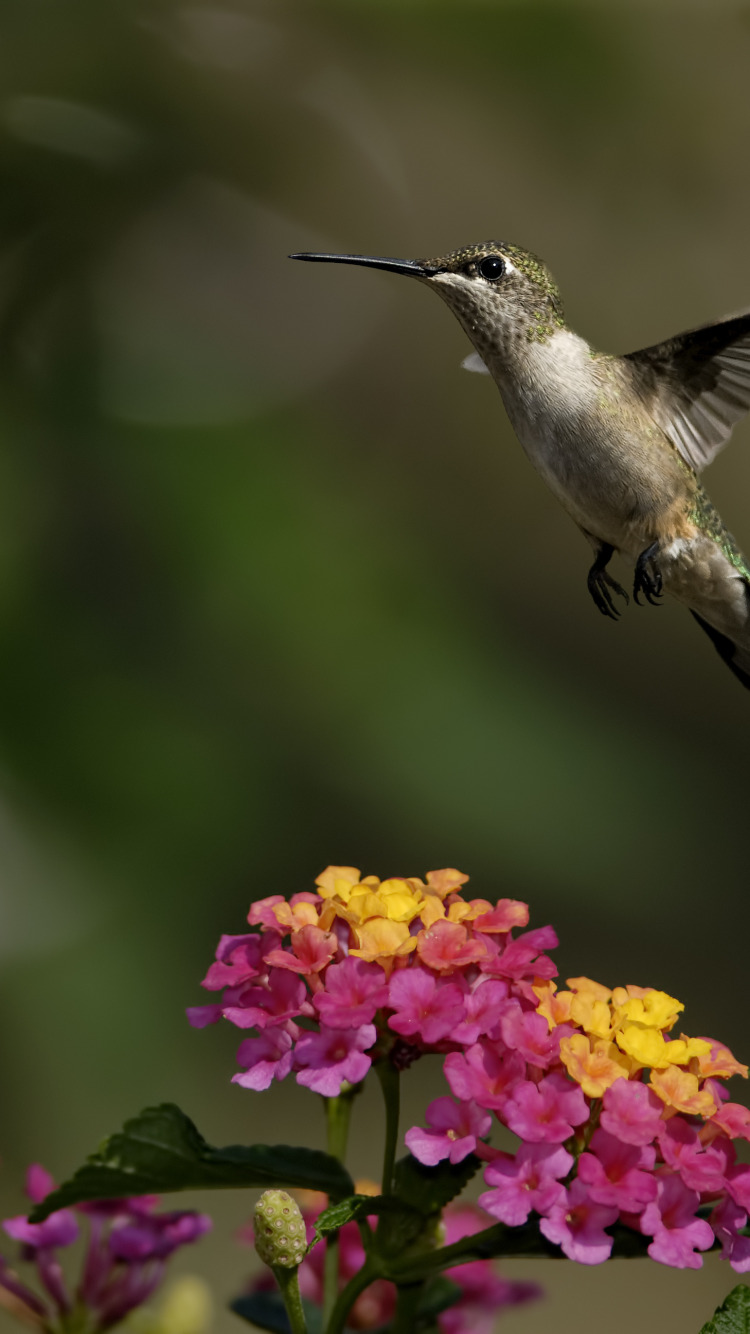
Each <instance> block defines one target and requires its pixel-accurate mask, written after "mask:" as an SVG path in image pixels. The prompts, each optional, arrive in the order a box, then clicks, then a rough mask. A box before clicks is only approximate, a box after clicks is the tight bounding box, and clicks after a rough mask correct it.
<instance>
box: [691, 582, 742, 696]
mask: <svg viewBox="0 0 750 1334" xmlns="http://www.w3.org/2000/svg"><path fill="white" fill-rule="evenodd" d="M745 589H746V592H747V594H748V598H749V599H750V587H749V586H748V585H747V584H746V585H745ZM690 611H691V615H692V616H694V617H695V619H696V621H697V622H698V624H699V626H700V627H701V630H705V632H706V634H707V635H708V637H709V639H710V640H711V643H712V644H713V646H714V648H715V649H716V651H717V653H718V654H719V657H720V658H722V659H723V661H724V662H725V663H726V664H727V667H728V668H729V670H730V672H734V674H735V676H736V677H737V680H738V681H741V682H742V684H743V686H745V688H746V689H747V690H750V634H748V636H747V642H745V643H736V642H735V641H734V640H733V639H730V637H729V635H724V634H722V632H721V630H717V629H716V626H714V625H709V623H708V621H705V620H704V619H703V617H702V616H699V615H698V612H697V611H693V609H692V607H691V609H690Z"/></svg>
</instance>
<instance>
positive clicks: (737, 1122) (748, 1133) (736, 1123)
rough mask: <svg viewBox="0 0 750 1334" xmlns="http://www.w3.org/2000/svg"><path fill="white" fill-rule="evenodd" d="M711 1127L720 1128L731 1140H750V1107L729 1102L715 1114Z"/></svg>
mask: <svg viewBox="0 0 750 1334" xmlns="http://www.w3.org/2000/svg"><path fill="white" fill-rule="evenodd" d="M711 1125H717V1126H719V1127H720V1128H721V1129H722V1130H723V1131H725V1133H726V1134H727V1135H728V1136H729V1138H730V1139H748V1140H750V1107H743V1106H742V1104H741V1103H739V1102H727V1103H725V1104H724V1106H723V1107H720V1108H719V1110H718V1112H714V1115H713V1116H712V1117H711Z"/></svg>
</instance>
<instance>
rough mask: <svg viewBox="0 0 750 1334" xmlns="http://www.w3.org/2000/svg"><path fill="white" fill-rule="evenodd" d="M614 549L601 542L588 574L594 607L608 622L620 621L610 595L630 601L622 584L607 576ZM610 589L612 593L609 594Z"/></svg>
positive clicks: (618, 613)
mask: <svg viewBox="0 0 750 1334" xmlns="http://www.w3.org/2000/svg"><path fill="white" fill-rule="evenodd" d="M614 552H615V549H614V547H611V546H610V545H609V543H607V542H603V543H602V545H601V546H600V548H599V554H598V556H597V558H596V560H595V561H594V564H593V565H592V566H591V569H590V570H589V573H588V579H587V583H588V590H589V593H590V594H591V596H592V598H593V599H594V605H595V606H596V607H598V609H599V611H600V612H601V613H602V616H609V618H610V620H612V621H617V620H619V619H620V612H619V610H618V608H617V607H616V606H615V604H614V602H613V601H612V593H616V594H617V596H618V597H620V598H624V599H625V601H626V602H629V601H630V598H629V597H628V595H627V593H626V592H625V589H624V588H623V586H622V584H618V582H617V580H616V579H613V578H612V575H611V574H607V565H608V564H609V562H610V560H611V559H612V557H613V555H614ZM610 589H612V593H610V591H609V590H610Z"/></svg>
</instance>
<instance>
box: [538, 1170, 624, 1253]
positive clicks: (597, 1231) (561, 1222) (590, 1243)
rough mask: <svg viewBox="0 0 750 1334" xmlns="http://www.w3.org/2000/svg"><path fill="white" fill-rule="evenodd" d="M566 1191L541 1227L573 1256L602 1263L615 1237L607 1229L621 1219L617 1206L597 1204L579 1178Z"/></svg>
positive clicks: (541, 1222)
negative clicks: (561, 1200)
mask: <svg viewBox="0 0 750 1334" xmlns="http://www.w3.org/2000/svg"><path fill="white" fill-rule="evenodd" d="M565 1195H566V1199H565V1201H564V1203H562V1204H558V1205H555V1206H554V1207H553V1208H552V1209H551V1210H550V1214H549V1217H548V1218H542V1219H541V1220H540V1222H539V1231H540V1232H541V1233H542V1235H543V1236H545V1237H546V1238H547V1240H548V1241H552V1242H555V1244H556V1245H557V1246H559V1247H560V1248H561V1250H562V1252H563V1255H567V1257H568V1259H569V1260H577V1261H578V1263H579V1264H582V1265H599V1264H602V1262H603V1261H604V1260H608V1259H609V1256H610V1254H611V1252H612V1238H611V1237H610V1236H609V1234H608V1233H607V1232H605V1231H604V1229H605V1228H607V1227H610V1226H611V1224H612V1223H614V1222H616V1221H617V1215H618V1212H619V1211H618V1209H617V1207H616V1206H615V1205H606V1204H595V1203H594V1201H593V1200H592V1199H591V1198H590V1196H589V1194H588V1191H587V1189H586V1187H585V1185H584V1184H583V1182H582V1181H578V1180H576V1181H574V1182H573V1184H572V1186H571V1187H570V1189H569V1190H568V1191H566V1192H565Z"/></svg>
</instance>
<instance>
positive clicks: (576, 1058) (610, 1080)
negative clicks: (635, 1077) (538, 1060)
mask: <svg viewBox="0 0 750 1334" xmlns="http://www.w3.org/2000/svg"><path fill="white" fill-rule="evenodd" d="M560 1060H561V1061H562V1063H563V1065H564V1066H565V1068H566V1070H567V1072H568V1074H569V1075H570V1077H571V1079H574V1080H575V1081H576V1083H577V1084H580V1086H581V1088H582V1089H583V1091H584V1093H585V1094H586V1096H587V1097H588V1098H601V1097H603V1095H604V1093H605V1091H606V1090H607V1089H608V1088H609V1087H610V1085H611V1084H614V1082H615V1080H616V1079H627V1077H628V1075H629V1073H630V1071H631V1068H632V1067H631V1062H630V1061H629V1060H628V1058H627V1057H626V1056H623V1055H622V1054H621V1052H619V1051H618V1050H617V1047H616V1046H615V1045H614V1043H613V1042H607V1041H606V1040H602V1039H596V1040H595V1041H594V1042H593V1043H592V1042H591V1041H590V1040H589V1038H587V1037H585V1036H584V1034H583V1033H573V1034H572V1036H571V1037H569V1038H563V1040H562V1042H561V1043H560Z"/></svg>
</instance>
